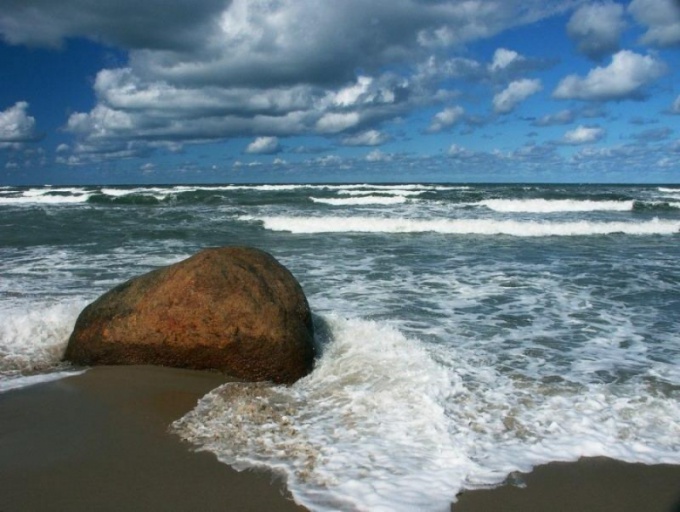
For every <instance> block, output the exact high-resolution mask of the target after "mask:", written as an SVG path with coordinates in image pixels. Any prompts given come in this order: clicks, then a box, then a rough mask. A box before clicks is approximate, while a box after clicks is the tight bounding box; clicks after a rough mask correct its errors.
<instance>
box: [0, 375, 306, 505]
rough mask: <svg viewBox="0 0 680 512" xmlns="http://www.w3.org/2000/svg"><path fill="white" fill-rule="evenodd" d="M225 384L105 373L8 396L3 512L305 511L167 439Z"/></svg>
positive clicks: (273, 489)
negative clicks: (173, 427)
mask: <svg viewBox="0 0 680 512" xmlns="http://www.w3.org/2000/svg"><path fill="white" fill-rule="evenodd" d="M223 382H225V378H224V377H223V376H221V375H219V374H213V373H206V372H194V371H187V370H177V369H167V368H155V367H98V368H94V369H91V370H89V371H88V372H86V373H85V374H83V375H80V376H76V377H70V378H67V379H63V380H60V381H56V382H50V383H46V384H38V385H35V386H31V387H28V388H23V389H20V390H14V391H9V392H7V393H3V394H0V511H2V512H27V511H30V512H41V511H50V512H52V511H70V512H92V511H112V512H113V511H116V512H121V511H126V512H135V511H146V512H148V511H210V512H212V511H252V512H261V511H298V512H299V511H304V510H305V509H304V508H302V507H298V506H297V505H295V503H293V501H292V500H291V499H290V496H289V494H288V493H287V491H286V490H285V487H284V486H283V485H282V484H281V482H273V481H272V476H271V475H270V474H268V473H265V472H252V471H246V472H240V473H239V472H237V471H235V470H233V469H231V468H229V467H228V466H226V465H224V464H221V463H219V462H218V461H217V459H216V458H215V457H214V456H213V455H211V454H208V453H196V452H193V451H192V450H191V446H190V445H188V444H187V443H184V442H182V441H181V440H180V438H179V437H177V436H174V435H172V434H169V433H167V427H168V425H169V424H170V423H171V422H172V421H173V420H175V419H177V418H180V417H181V416H183V415H184V414H185V413H186V412H188V411H189V410H190V409H192V408H193V407H194V405H195V404H196V401H197V400H198V398H200V397H201V396H203V395H204V394H205V393H207V392H208V391H210V390H211V389H213V388H215V387H217V386H219V385H220V384H222V383H223Z"/></svg>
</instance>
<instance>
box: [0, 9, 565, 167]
mask: <svg viewBox="0 0 680 512" xmlns="http://www.w3.org/2000/svg"><path fill="white" fill-rule="evenodd" d="M570 4H571V2H564V1H563V0H547V1H546V0H507V1H504V2H488V1H485V0H484V1H482V0H466V1H459V0H455V1H454V0H452V1H447V2H442V1H423V0H375V1H372V2H366V1H365V0H346V1H343V2H321V3H320V2H318V1H316V0H277V1H275V2H272V1H271V0H203V1H201V2H195V1H193V0H173V1H172V2H166V1H164V0H148V1H147V2H143V3H141V4H140V3H139V2H134V3H133V2H132V0H120V1H118V2H103V3H102V2H95V1H93V0H61V1H59V2H54V1H52V0H6V1H4V2H3V8H2V12H0V37H2V38H3V39H4V40H5V41H7V42H9V43H10V44H29V45H52V46H54V45H59V44H61V43H62V42H63V41H64V40H65V39H68V38H72V37H85V38H90V39H92V40H96V41H100V42H102V41H103V42H105V43H108V44H111V45H114V46H117V47H119V48H122V49H123V50H127V51H128V52H129V53H128V56H129V59H128V64H127V66H126V67H122V68H119V69H105V70H102V71H100V73H99V74H98V75H97V78H96V81H95V92H96V95H97V100H98V102H97V105H96V106H95V107H94V108H93V109H92V110H90V111H89V112H77V113H74V114H73V115H72V116H71V117H70V119H69V121H68V123H67V127H66V128H67V130H69V131H71V132H72V133H74V134H76V135H77V136H78V138H79V141H80V143H82V144H83V145H85V146H88V147H93V146H95V145H97V146H99V147H100V148H101V149H102V150H103V149H104V148H106V147H111V148H113V147H115V150H116V151H118V150H119V148H120V147H122V146H123V145H124V144H123V143H126V144H127V143H130V142H133V141H137V142H143V143H144V144H146V145H147V146H148V147H151V145H152V144H159V143H164V144H178V143H187V142H203V141H210V140H217V139H221V138H226V137H259V136H268V137H282V136H288V135H301V134H320V135H336V134H341V133H343V132H352V133H356V132H362V131H367V130H370V129H371V128H375V127H376V126H377V125H378V123H381V122H383V121H385V120H389V119H395V118H398V117H400V116H403V115H405V114H407V113H408V112H410V111H411V110H413V109H414V108H418V107H420V106H422V105H424V104H429V105H432V104H437V103H440V102H442V101H450V99H451V97H453V96H454V95H455V92H454V91H451V90H450V89H447V88H442V87H440V85H439V83H438V82H439V79H440V78H441V76H442V73H454V72H455V70H454V69H453V68H455V67H459V68H461V69H459V70H458V72H461V73H472V69H467V70H462V68H464V67H465V65H469V66H471V68H475V67H476V68H477V69H478V70H479V71H480V72H481V73H482V74H486V75H488V74H489V73H490V71H489V70H488V69H487V67H486V66H483V65H480V64H476V63H474V62H473V61H469V62H466V63H464V62H463V60H464V59H463V60H460V61H457V63H456V64H453V63H452V62H449V64H450V65H449V66H448V67H449V69H448V70H435V71H434V73H436V74H437V75H436V76H432V75H427V73H426V72H425V70H426V68H427V66H425V67H419V66H418V63H419V62H424V61H426V60H427V59H428V57H429V56H430V55H433V54H436V55H441V53H438V49H442V48H443V49H445V50H447V51H448V50H450V49H451V48H457V47H460V46H461V45H463V44H465V43H468V42H471V41H474V40H476V39H480V38H485V37H490V36H492V35H495V34H497V33H499V32H501V31H503V30H506V29H508V28H510V27H516V26H519V25H522V24H526V23H532V22H535V21H536V20H539V19H541V18H544V17H547V16H550V15H553V14H555V13H559V12H564V11H565V10H566V9H568V8H569V7H570ZM130 13H134V16H131V15H130ZM158 13H162V16H160V15H159V14H158ZM437 63H439V62H437ZM519 64H522V66H526V65H527V59H525V58H524V57H522V56H520V55H519V54H516V53H513V52H512V51H511V50H502V51H501V50H499V53H498V55H497V56H496V58H495V60H494V63H492V67H494V69H495V70H496V72H501V71H503V72H506V73H507V72H510V71H511V70H513V69H515V68H517V67H518V66H519ZM395 68H398V69H400V70H405V72H401V71H400V74H399V75H397V74H396V73H389V72H386V71H385V70H386V69H395ZM357 70H361V74H360V76H357ZM114 143H115V144H114ZM135 147H136V148H138V146H135ZM74 150H75V145H74ZM125 150H126V151H129V149H125ZM135 150H138V149H135ZM91 154H94V153H91Z"/></svg>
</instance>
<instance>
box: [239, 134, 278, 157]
mask: <svg viewBox="0 0 680 512" xmlns="http://www.w3.org/2000/svg"><path fill="white" fill-rule="evenodd" d="M280 151H281V147H280V146H279V139H278V138H277V137H258V138H257V139H255V140H254V141H253V142H251V143H250V144H248V147H247V148H246V153H250V154H254V155H273V154H275V153H278V152H280Z"/></svg>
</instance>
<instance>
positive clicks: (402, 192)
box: [337, 189, 428, 197]
mask: <svg viewBox="0 0 680 512" xmlns="http://www.w3.org/2000/svg"><path fill="white" fill-rule="evenodd" d="M376 192H379V193H381V194H385V195H391V196H404V197H412V196H421V195H423V194H424V193H426V192H428V191H427V190H402V189H390V190H375V189H373V190H344V189H340V190H338V191H337V193H338V195H341V196H370V195H374V194H375V193H376Z"/></svg>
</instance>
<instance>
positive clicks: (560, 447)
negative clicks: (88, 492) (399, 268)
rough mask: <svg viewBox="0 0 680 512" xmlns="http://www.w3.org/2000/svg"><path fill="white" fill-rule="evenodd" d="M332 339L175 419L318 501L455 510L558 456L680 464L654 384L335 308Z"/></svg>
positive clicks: (674, 425) (670, 406) (224, 457)
mask: <svg viewBox="0 0 680 512" xmlns="http://www.w3.org/2000/svg"><path fill="white" fill-rule="evenodd" d="M327 321H328V322H329V326H330V330H331V332H332V334H333V335H332V338H333V339H332V341H331V342H330V344H329V345H327V346H326V347H325V350H324V351H323V353H322V357H321V360H320V361H319V362H318V364H317V367H316V368H315V370H314V372H313V373H312V374H310V375H309V376H308V377H306V378H305V379H302V380H301V381H299V382H297V383H296V384H294V385H293V386H291V387H269V386H268V385H265V384H245V385H240V384H229V385H226V386H223V387H221V388H219V389H217V390H215V391H213V392H212V393H210V394H208V395H206V397H204V398H203V399H202V400H201V401H200V403H199V405H198V406H197V408H196V409H195V410H194V411H192V412H191V413H189V414H188V415H187V416H185V417H184V418H182V419H181V420H179V421H178V422H176V423H175V424H174V425H173V429H174V431H175V432H176V433H178V434H179V435H181V436H182V437H183V438H184V439H186V440H189V441H191V442H193V443H196V444H198V445H199V446H200V447H201V448H202V449H205V450H209V451H211V452H214V453H215V454H216V455H217V456H218V458H219V459H220V460H221V461H222V462H225V463H228V464H231V465H233V466H235V467H236V468H238V469H244V468H248V467H265V468H268V469H270V470H273V471H276V472H280V473H282V474H283V475H284V476H285V477H286V479H287V483H288V487H289V489H290V490H291V492H292V494H293V496H294V498H295V500H296V501H297V502H298V503H300V504H302V505H305V506H306V507H308V508H309V509H310V510H313V511H322V512H326V511H332V510H333V511H334V510H357V511H371V512H372V511H395V512H400V511H404V512H406V511H409V512H410V511H412V510H424V511H429V510H432V511H435V510H440V511H444V510H449V506H450V503H451V502H453V501H455V495H456V494H457V493H458V492H459V491H461V490H464V489H470V488H477V487H483V486H487V485H494V484H498V483H500V482H502V481H503V480H504V479H505V478H506V477H507V475H509V474H511V473H512V472H515V471H528V470H530V469H531V468H532V467H533V466H535V465H538V464H543V463H547V462H550V461H556V460H563V461H571V460H576V459H578V458H580V457H583V456H607V457H613V458H617V459H620V460H625V461H629V462H645V463H660V462H661V463H663V462H665V463H671V464H679V463H680V403H678V402H677V400H674V399H673V398H672V397H663V396H660V395H659V396H654V395H650V394H649V392H647V391H645V386H646V385H645V384H644V383H640V384H638V383H635V382H632V383H628V384H621V385H617V384H612V385H603V384H580V385H575V384H572V383H570V382H568V381H563V382H557V383H555V384H546V383H544V382H543V381H542V380H541V379H524V378H521V377H520V376H519V375H513V374H507V373H501V372H500V370H499V367H498V366H496V365H492V364H488V363H487V364H485V363H484V357H481V358H480V354H479V353H478V352H470V351H467V349H466V348H465V347H462V348H457V347H456V346H455V343H454V345H448V346H446V347H442V346H431V347H429V349H428V350H426V348H425V345H424V344H421V343H419V342H418V341H417V340H414V339H409V338H407V337H405V336H404V335H403V334H401V333H400V332H399V331H397V330H395V329H394V328H391V327H389V326H387V325H385V324H378V323H375V322H369V321H364V320H358V319H353V320H349V319H342V318H338V317H333V316H331V317H328V318H327Z"/></svg>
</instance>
